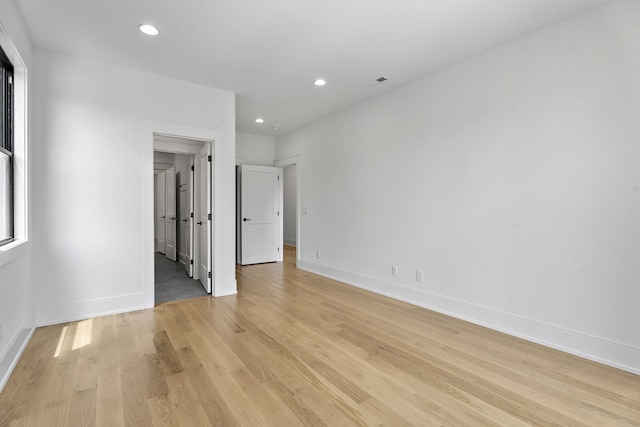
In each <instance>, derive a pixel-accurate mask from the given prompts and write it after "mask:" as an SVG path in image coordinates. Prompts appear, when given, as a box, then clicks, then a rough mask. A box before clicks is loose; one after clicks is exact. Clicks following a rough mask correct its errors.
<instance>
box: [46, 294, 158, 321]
mask: <svg viewBox="0 0 640 427" xmlns="http://www.w3.org/2000/svg"><path fill="white" fill-rule="evenodd" d="M145 298H146V295H145V293H144V292H139V293H135V294H130V295H120V296H116V297H109V298H98V299H93V300H89V301H79V302H72V303H68V304H57V305H50V306H43V307H36V326H48V325H57V324H60V323H66V322H75V321H77V320H85V319H91V318H94V317H102V316H109V315H111V314H118V313H127V312H130V311H137V310H142V309H144V308H145V307H144V301H145Z"/></svg>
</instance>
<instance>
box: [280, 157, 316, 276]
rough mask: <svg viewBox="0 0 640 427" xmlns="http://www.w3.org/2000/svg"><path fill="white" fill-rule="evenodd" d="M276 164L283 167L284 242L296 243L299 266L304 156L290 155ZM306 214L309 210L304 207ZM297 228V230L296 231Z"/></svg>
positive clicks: (288, 244)
mask: <svg viewBox="0 0 640 427" xmlns="http://www.w3.org/2000/svg"><path fill="white" fill-rule="evenodd" d="M274 166H276V167H279V168H283V175H284V177H283V200H282V204H283V208H282V210H283V212H284V216H283V226H282V229H283V242H284V244H285V245H287V246H289V248H288V250H289V251H290V250H291V246H293V244H295V264H296V267H298V265H299V263H300V254H301V253H302V252H301V250H302V249H301V248H302V235H301V233H300V221H301V212H302V208H301V203H300V188H301V184H300V182H301V179H300V177H301V176H302V156H293V157H288V158H285V159H282V160H276V161H275V162H274ZM304 212H305V213H304V214H303V215H306V214H307V213H308V212H309V211H308V209H306V208H305V209H304ZM294 230H295V232H294Z"/></svg>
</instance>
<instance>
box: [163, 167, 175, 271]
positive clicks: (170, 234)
mask: <svg viewBox="0 0 640 427" xmlns="http://www.w3.org/2000/svg"><path fill="white" fill-rule="evenodd" d="M165 175H166V186H165V187H166V193H165V194H166V224H167V227H166V228H167V234H166V242H167V244H166V252H165V255H166V257H167V258H169V259H170V260H171V261H175V260H176V225H177V220H178V213H177V207H176V169H175V168H174V167H171V168H169V169H167V170H166V171H165Z"/></svg>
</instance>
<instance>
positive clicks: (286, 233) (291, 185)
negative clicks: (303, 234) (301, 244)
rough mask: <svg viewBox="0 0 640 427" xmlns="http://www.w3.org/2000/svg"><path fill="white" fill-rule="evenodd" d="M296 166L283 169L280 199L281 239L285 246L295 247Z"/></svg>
mask: <svg viewBox="0 0 640 427" xmlns="http://www.w3.org/2000/svg"><path fill="white" fill-rule="evenodd" d="M297 169H298V167H297V165H291V166H287V167H285V168H284V169H283V175H284V176H283V177H282V180H283V182H282V198H283V200H284V202H283V205H284V208H283V211H284V213H283V218H282V221H283V239H284V243H285V244H287V245H294V246H295V245H296V240H297V235H296V221H297V219H296V206H297V201H296V198H297V197H296V191H297V188H296V184H297V174H298V172H297Z"/></svg>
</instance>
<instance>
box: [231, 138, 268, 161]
mask: <svg viewBox="0 0 640 427" xmlns="http://www.w3.org/2000/svg"><path fill="white" fill-rule="evenodd" d="M274 152H275V142H274V139H273V138H272V137H269V136H262V135H253V134H250V133H242V132H237V133H236V164H247V165H256V166H273V156H274Z"/></svg>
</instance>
